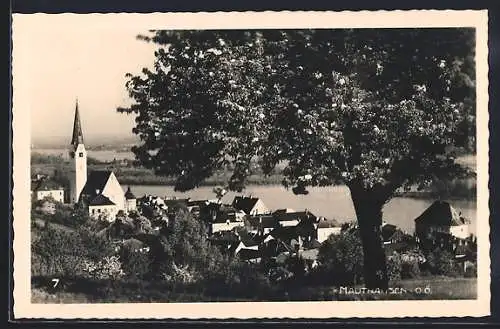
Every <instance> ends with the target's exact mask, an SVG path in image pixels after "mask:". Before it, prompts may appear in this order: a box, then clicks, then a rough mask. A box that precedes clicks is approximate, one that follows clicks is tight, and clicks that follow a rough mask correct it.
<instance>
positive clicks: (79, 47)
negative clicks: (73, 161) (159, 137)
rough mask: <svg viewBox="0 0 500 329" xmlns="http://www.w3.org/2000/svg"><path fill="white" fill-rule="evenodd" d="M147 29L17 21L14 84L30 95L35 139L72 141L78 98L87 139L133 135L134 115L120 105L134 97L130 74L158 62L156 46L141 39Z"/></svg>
mask: <svg viewBox="0 0 500 329" xmlns="http://www.w3.org/2000/svg"><path fill="white" fill-rule="evenodd" d="M55 21H56V20H54V22H55ZM143 33H147V31H145V30H141V29H134V28H132V27H129V28H127V27H125V28H124V27H123V26H122V27H120V28H118V27H106V26H104V27H103V26H99V27H92V26H91V24H73V25H71V24H67V23H64V24H63V23H60V24H47V23H43V22H42V23H38V24H35V23H33V24H18V25H17V26H16V25H14V27H13V43H12V47H13V56H14V57H13V65H14V67H13V86H14V89H15V91H14V92H15V93H16V92H17V93H18V95H20V97H22V98H23V99H24V103H23V104H27V103H26V102H28V101H29V108H30V109H29V111H30V116H31V140H32V143H35V144H36V143H37V142H42V143H44V142H51V141H65V140H67V141H68V143H69V140H70V138H71V132H72V127H73V117H74V111H75V102H76V99H77V98H78V103H79V109H80V117H81V121H82V126H83V133H84V137H85V139H86V141H90V142H99V141H104V142H105V141H106V139H107V138H110V139H111V138H113V139H116V138H122V137H133V134H132V127H133V126H134V116H132V115H127V114H122V113H118V112H116V108H117V107H118V106H126V105H128V104H130V103H131V99H130V98H129V97H128V94H127V90H126V88H125V83H126V81H127V79H126V78H125V74H126V73H127V72H130V73H132V74H138V73H140V72H141V70H142V68H143V67H151V66H152V64H153V61H154V48H155V46H154V45H152V44H150V43H147V42H144V41H140V40H137V39H136V36H137V35H138V34H143ZM16 69H17V70H16ZM14 106H15V104H14Z"/></svg>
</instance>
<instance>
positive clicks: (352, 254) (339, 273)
mask: <svg viewBox="0 0 500 329" xmlns="http://www.w3.org/2000/svg"><path fill="white" fill-rule="evenodd" d="M318 260H319V262H320V264H321V265H320V267H321V268H322V271H321V272H322V273H323V274H324V275H328V276H330V278H331V279H330V280H331V283H335V284H338V285H354V284H358V283H360V282H361V281H362V278H363V248H362V245H361V239H360V237H359V233H358V232H357V231H355V232H344V233H341V234H339V235H330V236H329V237H328V239H327V240H326V241H324V242H323V243H322V245H321V246H320V248H319V253H318Z"/></svg>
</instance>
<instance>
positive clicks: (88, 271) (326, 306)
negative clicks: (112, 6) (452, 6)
mask: <svg viewBox="0 0 500 329" xmlns="http://www.w3.org/2000/svg"><path fill="white" fill-rule="evenodd" d="M423 18H427V19H423ZM402 24H405V25H402ZM12 35H13V36H12V40H13V41H12V44H13V149H14V153H13V154H14V156H13V177H14V178H13V182H14V192H13V198H14V215H13V218H14V221H13V222H14V230H15V231H14V255H15V258H14V280H15V285H14V302H15V303H14V307H15V308H16V306H17V307H18V309H17V311H16V312H18V313H21V314H23V315H25V316H26V317H30V316H31V317H47V318H50V317H54V318H72V317H73V318H85V317H89V318H106V317H110V318H118V317H122V318H129V317H131V318H149V317H156V318H158V317H167V318H191V317H192V318H196V317H203V318H210V317H214V318H217V317H226V318H228V317H230V318H246V317H248V318H258V317H275V318H280V317H287V318H291V317H309V316H310V317H328V318H331V317H346V316H361V317H362V316H364V315H365V314H366V315H367V316H380V317H391V316H397V315H401V316H430V317H432V316H477V315H488V314H489V289H490V287H489V284H490V278H489V273H490V272H489V266H490V259H489V257H490V256H489V237H488V234H489V227H488V225H489V222H488V221H489V212H488V195H489V191H488V109H487V106H488V94H487V88H488V80H487V73H488V67H487V53H488V48H487V12H486V11H421V12H419V11H411V12H410V11H409V12H404V11H397V12H390V11H386V12H373V13H370V12H364V13H353V12H351V13H344V12H318V13H312V12H311V13H307V12H302V13H294V12H283V13H279V12H274V13H251V12H248V13H232V14H231V13H210V14H209V13H205V14H202V13H200V14H194V13H193V14H189V13H187V14H147V15H146V14H143V15H135V14H109V15H93V14H87V15H84V14H60V15H50V14H31V15H13V28H12ZM103 304H104V305H103ZM410 305H411V306H410Z"/></svg>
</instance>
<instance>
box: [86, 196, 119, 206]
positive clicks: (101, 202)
mask: <svg viewBox="0 0 500 329" xmlns="http://www.w3.org/2000/svg"><path fill="white" fill-rule="evenodd" d="M114 205H115V203H114V202H113V201H111V200H110V199H108V198H107V197H106V196H104V195H103V194H99V195H97V196H96V197H95V198H93V199H92V201H90V203H89V206H114Z"/></svg>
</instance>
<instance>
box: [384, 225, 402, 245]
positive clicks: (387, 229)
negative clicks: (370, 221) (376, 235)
mask: <svg viewBox="0 0 500 329" xmlns="http://www.w3.org/2000/svg"><path fill="white" fill-rule="evenodd" d="M381 234H382V239H383V240H384V241H389V240H390V239H391V238H393V237H394V236H395V234H399V236H401V235H402V234H403V231H401V230H400V229H399V228H398V227H397V226H396V225H393V224H387V223H385V224H384V225H383V226H382V228H381Z"/></svg>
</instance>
